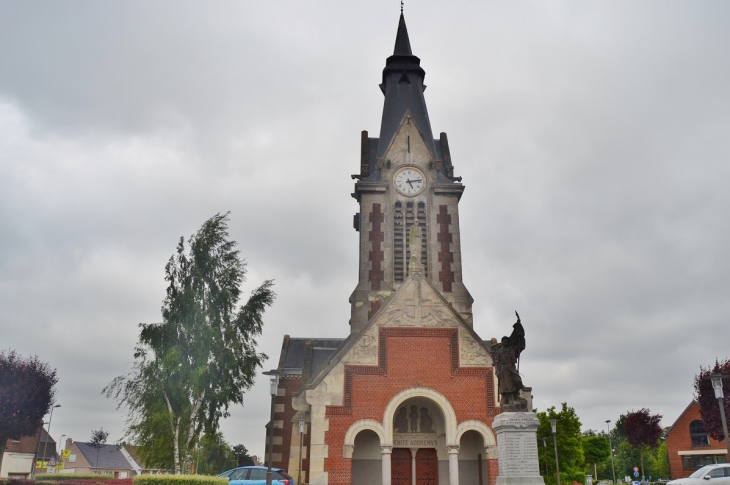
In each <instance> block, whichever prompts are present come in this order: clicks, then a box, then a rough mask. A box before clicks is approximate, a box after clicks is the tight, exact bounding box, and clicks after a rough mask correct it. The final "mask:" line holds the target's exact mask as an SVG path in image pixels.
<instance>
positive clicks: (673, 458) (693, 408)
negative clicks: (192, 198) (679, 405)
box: [666, 401, 727, 479]
mask: <svg viewBox="0 0 730 485" xmlns="http://www.w3.org/2000/svg"><path fill="white" fill-rule="evenodd" d="M666 440H667V453H668V454H669V469H670V472H671V474H672V478H675V479H676V478H684V477H688V476H689V475H690V474H691V473H692V472H693V471H695V470H697V469H698V468H700V467H703V466H705V465H709V464H711V463H725V462H727V448H726V447H725V443H724V442H722V441H717V440H715V439H713V438H712V437H710V436H709V435H708V434H707V431H705V426H704V424H703V423H702V415H701V414H700V405H699V404H698V403H697V401H692V402H691V403H689V406H687V408H686V409H685V410H684V411H683V412H682V414H680V415H679V417H678V418H677V420H676V421H675V422H674V424H673V425H672V426H671V428H669V431H667V434H666Z"/></svg>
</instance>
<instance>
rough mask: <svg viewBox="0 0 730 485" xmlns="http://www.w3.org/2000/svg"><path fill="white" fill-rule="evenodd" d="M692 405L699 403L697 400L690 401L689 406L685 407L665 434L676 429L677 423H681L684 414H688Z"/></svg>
mask: <svg viewBox="0 0 730 485" xmlns="http://www.w3.org/2000/svg"><path fill="white" fill-rule="evenodd" d="M692 406H699V403H698V402H697V401H695V400H692V401H690V403H689V404H688V405H687V407H686V408H684V411H682V413H681V414H680V415H679V417H678V418H677V419H675V420H674V423H672V425H671V426H670V427H669V429H667V431H666V432H665V433H664V436H666V435H668V434H669V433H670V432H671V431H672V430H673V429H674V427H675V426H676V425H677V423H679V421H680V420H681V419H682V418H683V417H684V415H685V414H687V411H689V410H690V409H691V408H692Z"/></svg>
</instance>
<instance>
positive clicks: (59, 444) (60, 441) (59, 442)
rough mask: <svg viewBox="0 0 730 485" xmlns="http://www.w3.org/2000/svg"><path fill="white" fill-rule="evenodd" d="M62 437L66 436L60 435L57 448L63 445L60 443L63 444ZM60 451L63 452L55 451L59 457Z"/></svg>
mask: <svg viewBox="0 0 730 485" xmlns="http://www.w3.org/2000/svg"><path fill="white" fill-rule="evenodd" d="M64 436H66V435H65V434H62V435H61V437H60V438H59V439H58V446H59V448H60V447H61V446H63V445H61V443H63V437H64ZM61 451H63V450H60V449H59V450H58V451H56V454H57V455H60V454H61Z"/></svg>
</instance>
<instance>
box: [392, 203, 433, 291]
mask: <svg viewBox="0 0 730 485" xmlns="http://www.w3.org/2000/svg"><path fill="white" fill-rule="evenodd" d="M414 221H418V225H420V226H421V234H422V238H421V264H422V265H423V271H424V275H425V276H428V264H427V260H428V248H427V244H428V237H427V233H426V204H425V203H423V202H418V203H414V202H406V203H405V204H403V203H402V202H400V201H398V202H396V203H395V207H394V208H393V279H394V280H395V282H396V283H402V282H403V281H404V280H405V279H406V276H408V275H407V271H408V260H409V259H410V258H411V250H410V247H409V246H408V232H409V231H410V230H411V226H412V225H413V223H414Z"/></svg>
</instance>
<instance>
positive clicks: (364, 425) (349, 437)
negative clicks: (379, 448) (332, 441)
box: [342, 419, 390, 458]
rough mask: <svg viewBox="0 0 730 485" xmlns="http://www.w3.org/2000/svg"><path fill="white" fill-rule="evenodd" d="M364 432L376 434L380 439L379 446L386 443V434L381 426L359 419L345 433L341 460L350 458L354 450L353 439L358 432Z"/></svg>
mask: <svg viewBox="0 0 730 485" xmlns="http://www.w3.org/2000/svg"><path fill="white" fill-rule="evenodd" d="M364 430H370V431H373V432H374V433H375V434H377V435H378V438H380V444H381V445H383V444H384V443H385V442H386V439H385V436H386V434H385V430H384V429H383V425H382V424H380V423H378V422H377V421H375V420H374V419H361V420H359V421H355V422H354V423H352V425H351V426H350V428H349V429H348V430H347V433H345V443H344V446H343V447H342V455H343V458H352V451H353V449H354V448H355V437H356V436H357V434H358V433H359V432H360V431H364ZM387 441H390V440H387Z"/></svg>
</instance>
